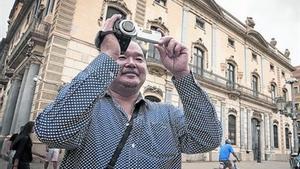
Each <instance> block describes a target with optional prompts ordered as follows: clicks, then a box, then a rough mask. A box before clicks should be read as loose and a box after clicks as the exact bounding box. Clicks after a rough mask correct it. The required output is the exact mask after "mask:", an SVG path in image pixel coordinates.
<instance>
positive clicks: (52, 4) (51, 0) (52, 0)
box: [45, 0, 55, 16]
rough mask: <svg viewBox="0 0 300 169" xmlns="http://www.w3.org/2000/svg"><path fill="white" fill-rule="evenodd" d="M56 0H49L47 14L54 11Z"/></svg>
mask: <svg viewBox="0 0 300 169" xmlns="http://www.w3.org/2000/svg"><path fill="white" fill-rule="evenodd" d="M54 2H55V0H48V2H47V9H46V13H45V16H46V15H48V13H52V12H53V8H54Z"/></svg>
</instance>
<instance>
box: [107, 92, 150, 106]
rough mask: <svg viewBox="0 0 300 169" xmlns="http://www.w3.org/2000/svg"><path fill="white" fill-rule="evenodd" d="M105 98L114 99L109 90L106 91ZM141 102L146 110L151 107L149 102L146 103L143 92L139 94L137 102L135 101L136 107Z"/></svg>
mask: <svg viewBox="0 0 300 169" xmlns="http://www.w3.org/2000/svg"><path fill="white" fill-rule="evenodd" d="M104 97H110V98H112V97H111V93H110V92H109V90H106V91H105V94H104ZM140 102H141V105H145V107H146V108H148V107H149V103H148V102H147V101H146V99H145V98H144V97H143V95H142V94H141V92H139V95H138V97H137V99H136V101H135V105H136V104H137V103H140Z"/></svg>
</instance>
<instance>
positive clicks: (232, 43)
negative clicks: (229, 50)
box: [228, 38, 234, 48]
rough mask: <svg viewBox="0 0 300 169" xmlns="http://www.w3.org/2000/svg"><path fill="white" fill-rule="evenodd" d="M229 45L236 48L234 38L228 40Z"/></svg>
mask: <svg viewBox="0 0 300 169" xmlns="http://www.w3.org/2000/svg"><path fill="white" fill-rule="evenodd" d="M228 45H229V46H231V47H233V48H234V40H233V39H232V38H228Z"/></svg>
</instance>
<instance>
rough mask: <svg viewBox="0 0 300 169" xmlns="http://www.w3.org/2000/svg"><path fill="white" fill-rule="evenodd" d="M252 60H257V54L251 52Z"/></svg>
mask: <svg viewBox="0 0 300 169" xmlns="http://www.w3.org/2000/svg"><path fill="white" fill-rule="evenodd" d="M252 60H254V61H257V55H256V54H255V53H252Z"/></svg>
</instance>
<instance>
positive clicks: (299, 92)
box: [293, 65, 300, 147]
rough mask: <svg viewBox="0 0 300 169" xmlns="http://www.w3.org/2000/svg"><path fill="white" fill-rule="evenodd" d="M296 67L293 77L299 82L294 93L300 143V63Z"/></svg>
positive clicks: (296, 83) (295, 85) (294, 87)
mask: <svg viewBox="0 0 300 169" xmlns="http://www.w3.org/2000/svg"><path fill="white" fill-rule="evenodd" d="M295 69H296V70H295V71H293V77H294V78H295V79H296V80H297V82H295V83H294V84H293V93H294V94H293V95H294V104H295V113H296V114H295V115H296V118H297V134H298V143H300V65H299V66H295ZM298 147H299V146H298Z"/></svg>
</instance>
